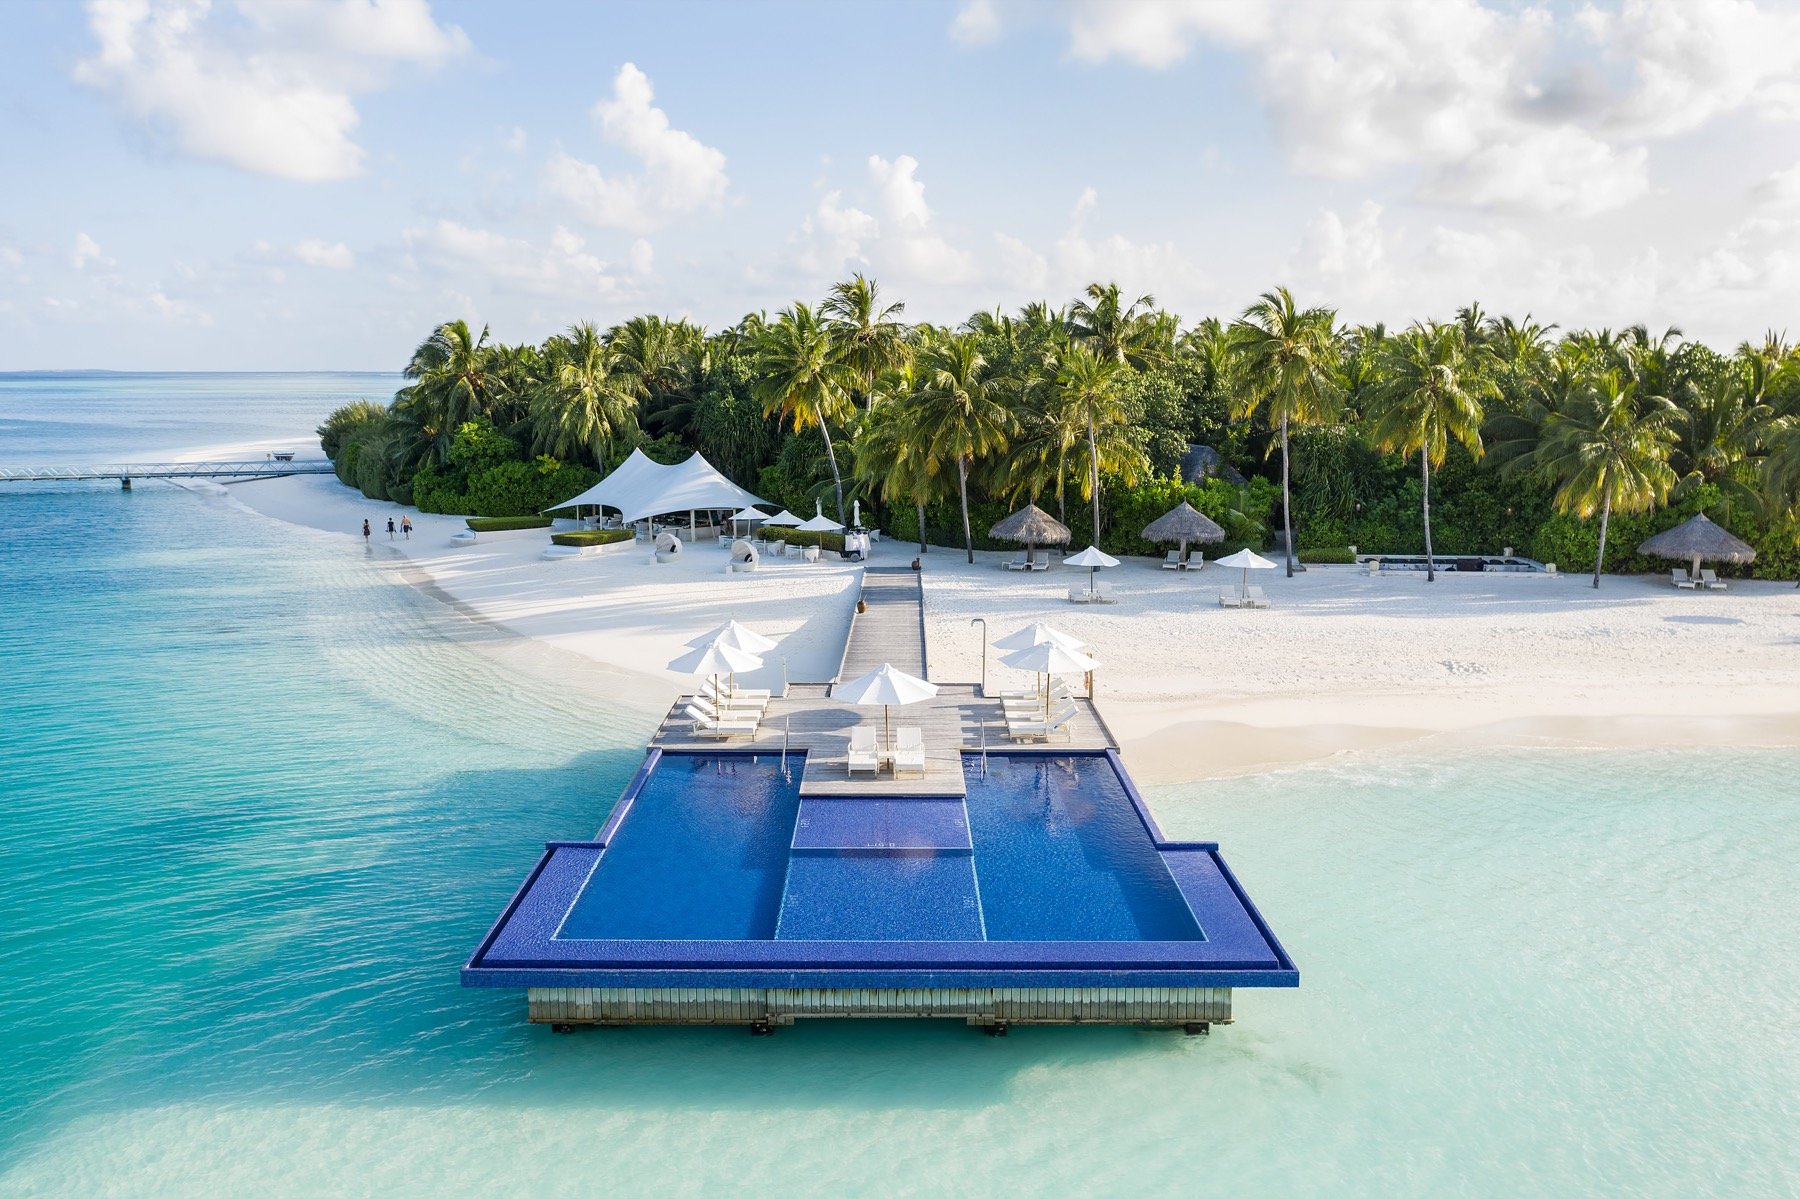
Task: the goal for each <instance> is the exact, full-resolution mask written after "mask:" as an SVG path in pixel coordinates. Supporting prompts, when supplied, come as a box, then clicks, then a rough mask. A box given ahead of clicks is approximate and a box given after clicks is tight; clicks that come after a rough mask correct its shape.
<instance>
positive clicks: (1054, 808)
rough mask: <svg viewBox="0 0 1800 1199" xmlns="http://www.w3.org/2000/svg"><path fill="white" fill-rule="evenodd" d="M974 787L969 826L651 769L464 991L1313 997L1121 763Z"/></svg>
mask: <svg viewBox="0 0 1800 1199" xmlns="http://www.w3.org/2000/svg"><path fill="white" fill-rule="evenodd" d="M965 769H966V770H968V771H969V776H970V777H969V797H968V800H967V801H966V807H965V806H964V805H963V803H962V802H961V801H945V800H941V799H929V800H926V799H915V800H907V799H890V798H884V799H880V800H874V799H868V800H865V799H825V798H821V799H817V800H807V801H801V800H799V798H798V788H797V782H796V781H792V780H797V778H798V773H797V772H794V773H793V775H792V780H790V779H784V778H783V777H782V774H781V771H780V769H779V767H778V765H777V763H776V760H775V759H774V758H773V757H771V756H769V755H766V754H763V755H757V754H753V753H741V752H740V753H679V752H665V751H662V750H659V749H652V750H651V751H650V752H649V754H648V755H647V756H646V758H645V762H644V765H643V767H642V769H641V770H640V771H639V772H638V774H637V776H636V777H635V778H634V779H633V780H632V783H631V785H630V786H629V787H628V788H627V789H626V792H625V794H624V795H623V796H622V797H621V798H620V801H619V803H618V804H617V806H616V807H615V808H614V810H613V812H612V814H611V816H610V818H609V819H608V820H607V822H606V825H605V827H603V828H602V829H601V831H600V833H599V834H598V835H597V836H596V838H595V839H594V840H593V841H591V842H554V843H551V844H550V845H549V846H548V847H547V848H546V850H545V853H544V855H543V857H542V858H541V859H540V860H539V861H538V863H537V865H536V867H535V868H534V869H533V870H532V872H531V874H530V875H529V877H528V878H527V879H526V880H525V883H524V885H523V886H522V887H521V888H520V889H519V891H518V893H517V894H516V895H515V896H514V898H513V900H512V902H511V903H509V904H508V905H507V907H506V909H505V910H504V911H503V912H502V914H501V916H500V919H499V920H498V921H497V922H496V924H495V925H494V927H493V929H492V930H491V931H490V932H489V933H488V935H487V937H486V938H485V939H484V940H483V941H482V943H481V945H480V946H479V947H478V948H477V949H476V952H475V953H474V955H473V956H472V957H471V958H470V960H469V962H468V963H467V965H466V966H465V967H464V969H463V981H464V983H465V984H466V985H471V986H498V987H527V988H632V989H636V988H845V989H849V988H1229V987H1239V986H1262V987H1268V986H1277V987H1291V986H1297V985H1298V983H1299V973H1298V971H1297V969H1296V968H1295V966H1294V964H1293V962H1292V961H1291V960H1290V959H1289V958H1288V956H1287V954H1286V952H1285V951H1284V950H1283V949H1282V948H1281V945H1280V943H1279V942H1278V941H1277V940H1276V938H1275V936H1274V934H1273V933H1272V932H1271V931H1270V929H1269V927H1268V925H1267V924H1266V922H1265V921H1264V920H1263V918H1262V916H1261V914H1260V913H1258V912H1257V910H1256V908H1255V905H1254V904H1253V903H1252V902H1251V901H1250V899H1249V896H1248V895H1247V894H1245V892H1244V890H1243V888H1242V886H1241V885H1240V884H1239V883H1238V881H1237V879H1236V878H1235V877H1234V876H1233V875H1232V874H1231V871H1230V869H1229V867H1227V866H1226V864H1225V862H1224V860H1223V859H1222V858H1221V857H1220V856H1219V852H1218V846H1217V845H1216V844H1214V843H1211V842H1173V841H1169V840H1168V839H1167V838H1165V837H1164V836H1163V835H1162V832H1161V830H1160V828H1158V827H1157V825H1156V822H1155V820H1154V818H1153V817H1152V816H1151V814H1150V812H1149V810H1148V808H1147V807H1146V806H1145V804H1144V802H1143V798H1142V796H1141V795H1139V793H1138V791H1137V789H1136V787H1135V786H1134V785H1133V784H1132V782H1131V779H1130V777H1129V775H1128V774H1126V772H1125V770H1124V768H1123V764H1122V763H1121V762H1120V761H1119V759H1118V756H1117V754H1116V753H1114V752H1112V751H1107V752H1106V753H1103V754H1067V755H1045V754H1020V755H990V756H989V760H988V770H987V772H986V774H985V775H984V774H983V773H982V768H981V764H980V760H979V759H978V758H974V757H970V758H967V759H965ZM965 839H966V843H967V845H968V848H964V842H965Z"/></svg>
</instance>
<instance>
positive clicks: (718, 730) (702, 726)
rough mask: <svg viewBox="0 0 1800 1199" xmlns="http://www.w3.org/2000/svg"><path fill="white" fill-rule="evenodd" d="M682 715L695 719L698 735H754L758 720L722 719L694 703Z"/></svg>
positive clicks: (717, 736)
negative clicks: (702, 709) (709, 713)
mask: <svg viewBox="0 0 1800 1199" xmlns="http://www.w3.org/2000/svg"><path fill="white" fill-rule="evenodd" d="M682 715H683V716H686V717H687V718H688V719H689V720H691V721H693V725H694V736H696V737H716V738H723V737H754V736H756V728H757V724H758V722H757V721H755V720H739V719H735V718H733V719H725V720H720V719H717V718H715V717H713V716H710V715H708V714H707V713H705V712H703V711H701V710H700V709H699V708H697V707H695V706H694V705H693V704H689V705H688V706H687V707H685V708H683V709H682Z"/></svg>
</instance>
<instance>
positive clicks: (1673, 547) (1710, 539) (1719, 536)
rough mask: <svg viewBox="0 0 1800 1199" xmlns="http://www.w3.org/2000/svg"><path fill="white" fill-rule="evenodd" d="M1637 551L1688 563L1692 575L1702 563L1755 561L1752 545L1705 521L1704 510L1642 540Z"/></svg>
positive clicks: (1696, 574)
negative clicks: (1681, 522)
mask: <svg viewBox="0 0 1800 1199" xmlns="http://www.w3.org/2000/svg"><path fill="white" fill-rule="evenodd" d="M1638 553H1640V554H1650V555H1652V556H1654V557H1657V558H1671V559H1673V560H1675V561H1677V562H1691V563H1692V566H1691V567H1690V568H1689V573H1690V574H1691V575H1692V576H1693V577H1695V578H1698V577H1699V575H1700V563H1702V562H1735V563H1739V564H1742V563H1746V562H1754V561H1756V550H1755V549H1754V548H1752V547H1751V546H1750V545H1749V544H1748V543H1746V542H1744V541H1741V540H1739V539H1738V538H1736V537H1733V536H1732V535H1731V534H1730V533H1728V532H1726V531H1725V530H1724V529H1721V528H1720V527H1719V526H1718V525H1716V524H1714V523H1713V522H1712V521H1710V520H1708V519H1707V518H1706V513H1704V512H1702V513H1701V514H1700V515H1698V516H1696V517H1694V518H1693V519H1692V520H1689V521H1687V522H1685V523H1683V524H1679V525H1676V526H1675V527H1674V528H1672V529H1664V530H1663V531H1662V532H1660V533H1658V534H1657V535H1656V536H1654V537H1650V538H1647V539H1645V541H1644V543H1643V544H1642V545H1640V546H1638Z"/></svg>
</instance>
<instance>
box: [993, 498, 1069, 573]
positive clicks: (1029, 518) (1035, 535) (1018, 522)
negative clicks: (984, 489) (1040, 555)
mask: <svg viewBox="0 0 1800 1199" xmlns="http://www.w3.org/2000/svg"><path fill="white" fill-rule="evenodd" d="M988 536H990V537H998V538H1000V539H1001V540H1002V541H1022V542H1024V543H1025V558H1026V560H1027V561H1029V560H1030V558H1031V553H1032V551H1033V550H1034V549H1036V548H1037V547H1038V546H1040V545H1067V544H1069V536H1070V534H1069V526H1068V525H1065V524H1064V523H1063V522H1062V521H1060V520H1057V519H1056V518H1055V517H1054V516H1051V515H1050V514H1049V513H1048V512H1046V511H1044V510H1043V509H1042V508H1040V507H1038V506H1037V505H1036V504H1026V505H1025V506H1024V507H1023V508H1020V509H1019V510H1018V511H1017V512H1015V513H1013V514H1012V515H1011V516H1009V517H1007V518H1006V519H1005V520H1003V521H1001V522H1000V523H999V524H996V525H995V526H994V527H993V528H991V529H989V530H988Z"/></svg>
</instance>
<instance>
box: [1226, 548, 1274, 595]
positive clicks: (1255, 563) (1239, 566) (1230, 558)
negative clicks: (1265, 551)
mask: <svg viewBox="0 0 1800 1199" xmlns="http://www.w3.org/2000/svg"><path fill="white" fill-rule="evenodd" d="M1213 565H1214V566H1228V567H1231V568H1233V569H1235V570H1241V571H1243V572H1244V573H1243V576H1242V578H1240V579H1239V580H1238V594H1239V595H1249V594H1250V572H1251V571H1253V570H1274V569H1275V564H1274V563H1273V562H1271V561H1269V560H1268V559H1267V558H1265V557H1263V556H1262V555H1261V554H1255V553H1251V552H1250V551H1249V550H1248V549H1242V550H1239V551H1238V552H1237V553H1235V554H1227V555H1226V556H1225V557H1223V558H1220V559H1218V560H1217V561H1215V562H1214V563H1213Z"/></svg>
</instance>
